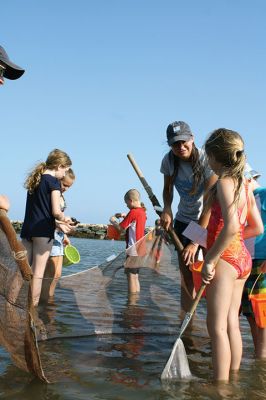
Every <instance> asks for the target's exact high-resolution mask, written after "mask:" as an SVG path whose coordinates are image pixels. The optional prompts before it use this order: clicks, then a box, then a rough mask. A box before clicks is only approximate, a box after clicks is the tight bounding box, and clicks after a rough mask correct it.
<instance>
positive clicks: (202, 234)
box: [182, 221, 207, 247]
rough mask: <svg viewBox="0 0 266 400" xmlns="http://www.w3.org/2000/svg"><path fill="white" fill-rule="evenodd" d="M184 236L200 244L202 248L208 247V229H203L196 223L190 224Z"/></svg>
mask: <svg viewBox="0 0 266 400" xmlns="http://www.w3.org/2000/svg"><path fill="white" fill-rule="evenodd" d="M182 235H184V236H186V237H187V238H188V239H190V240H192V241H193V242H195V243H198V244H199V245H200V246H202V247H207V229H204V228H202V227H201V226H200V225H199V224H197V223H196V222H194V221H191V222H190V223H189V224H188V226H187V227H186V229H185V230H184V231H183V232H182Z"/></svg>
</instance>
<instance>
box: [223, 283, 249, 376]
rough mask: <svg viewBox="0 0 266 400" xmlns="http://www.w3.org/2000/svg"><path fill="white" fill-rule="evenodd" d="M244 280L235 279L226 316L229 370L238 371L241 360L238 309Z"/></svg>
mask: <svg viewBox="0 0 266 400" xmlns="http://www.w3.org/2000/svg"><path fill="white" fill-rule="evenodd" d="M245 281H246V279H237V280H236V281H235V284H234V289H233V293H232V301H231V307H230V309H229V314H228V328H227V332H228V337H229V341H230V348H231V367H230V368H231V370H232V371H238V370H239V367H240V363H241V358H242V337H241V332H240V328H239V308H240V304H241V298H242V293H243V288H244V284H245Z"/></svg>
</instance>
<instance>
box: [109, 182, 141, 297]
mask: <svg viewBox="0 0 266 400" xmlns="http://www.w3.org/2000/svg"><path fill="white" fill-rule="evenodd" d="M124 200H125V203H126V205H127V207H128V208H129V210H130V211H129V213H128V214H127V215H126V214H124V213H116V214H115V215H114V216H112V217H111V218H110V222H111V224H112V225H114V227H115V228H116V229H117V230H118V231H119V232H124V231H126V248H130V247H131V246H134V245H135V243H137V242H138V241H139V240H140V239H141V238H143V236H144V234H145V224H146V219H147V216H146V209H145V207H144V205H143V203H141V202H140V194H139V192H138V191H137V190H136V189H130V190H129V191H128V192H127V193H126V194H125V196H124ZM118 218H124V219H123V221H122V222H121V223H119V222H117V219H118ZM125 273H126V275H127V280H128V292H129V293H138V292H139V291H140V283H139V268H132V267H129V268H125Z"/></svg>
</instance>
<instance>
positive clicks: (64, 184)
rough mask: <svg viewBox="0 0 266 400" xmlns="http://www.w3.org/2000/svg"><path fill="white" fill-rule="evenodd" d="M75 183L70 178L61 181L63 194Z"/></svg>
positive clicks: (66, 177)
mask: <svg viewBox="0 0 266 400" xmlns="http://www.w3.org/2000/svg"><path fill="white" fill-rule="evenodd" d="M73 182H74V180H73V179H72V178H70V177H69V176H65V177H64V178H63V179H61V192H62V193H64V192H65V191H66V190H68V189H69V188H70V187H71V186H72V185H73Z"/></svg>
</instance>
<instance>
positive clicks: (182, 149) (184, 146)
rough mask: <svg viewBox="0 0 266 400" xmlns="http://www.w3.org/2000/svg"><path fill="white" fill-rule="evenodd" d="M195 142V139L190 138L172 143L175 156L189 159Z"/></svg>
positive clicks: (185, 159)
mask: <svg viewBox="0 0 266 400" xmlns="http://www.w3.org/2000/svg"><path fill="white" fill-rule="evenodd" d="M193 143H194V140H193V139H191V140H188V141H187V142H184V141H183V140H179V141H178V142H175V143H174V144H172V146H171V148H172V151H173V153H174V155H175V156H177V157H178V158H180V159H181V160H184V161H188V160H189V159H190V156H191V153H192V148H193Z"/></svg>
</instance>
